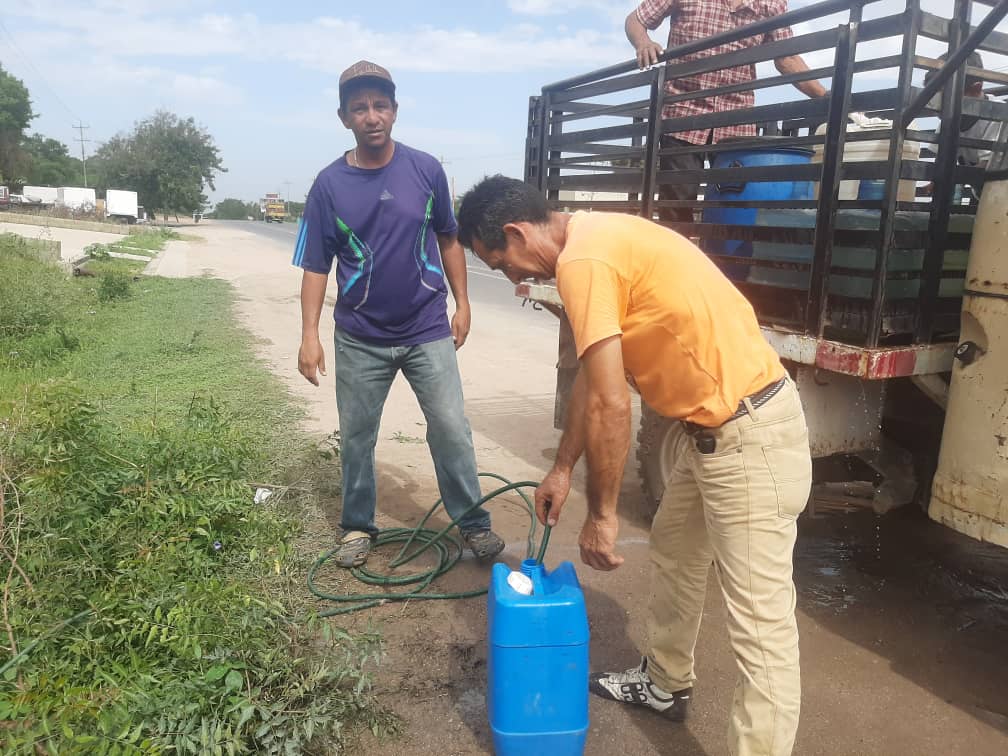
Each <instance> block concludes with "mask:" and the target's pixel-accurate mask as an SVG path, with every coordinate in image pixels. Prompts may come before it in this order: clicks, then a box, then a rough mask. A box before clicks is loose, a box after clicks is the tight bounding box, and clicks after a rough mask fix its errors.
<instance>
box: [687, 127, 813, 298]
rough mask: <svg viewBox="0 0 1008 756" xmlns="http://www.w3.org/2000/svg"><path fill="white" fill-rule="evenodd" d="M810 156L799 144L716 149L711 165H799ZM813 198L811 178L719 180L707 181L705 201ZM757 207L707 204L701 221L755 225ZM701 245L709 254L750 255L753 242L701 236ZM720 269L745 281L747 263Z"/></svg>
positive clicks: (718, 166) (715, 166)
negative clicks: (710, 205) (713, 182)
mask: <svg viewBox="0 0 1008 756" xmlns="http://www.w3.org/2000/svg"><path fill="white" fill-rule="evenodd" d="M811 159H812V150H806V149H802V148H799V147H772V146H767V147H760V148H758V149H755V148H750V149H740V150H727V151H725V152H718V153H716V154H715V155H714V158H713V160H714V163H713V167H714V168H743V167H744V168H752V167H755V166H766V165H802V164H806V163H809V162H810V161H811ZM812 197H813V191H812V182H811V181H722V182H719V183H716V184H708V185H707V189H706V190H705V192H704V201H705V202H706V201H708V200H729V201H730V200H738V201H746V202H765V201H779V200H810V199H812ZM757 212H758V210H757V209H756V208H742V207H740V208H733V207H707V208H704V211H703V222H704V223H716V224H721V225H726V226H754V225H756V215H757ZM700 248H701V249H703V250H704V252H707V253H708V254H711V255H731V256H733V257H752V256H753V246H752V242H749V241H740V240H735V239H701V240H700ZM720 267H721V269H722V271H724V273H725V275H726V276H728V277H729V278H730V279H732V280H733V281H745V280H746V278H747V277H748V273H749V266H748V265H723V264H722V265H721V266H720Z"/></svg>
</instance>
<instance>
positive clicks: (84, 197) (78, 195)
mask: <svg viewBox="0 0 1008 756" xmlns="http://www.w3.org/2000/svg"><path fill="white" fill-rule="evenodd" d="M56 191H57V195H56V204H57V205H62V206H63V207H68V208H70V209H71V210H93V209H94V207H95V205H96V204H97V203H96V201H95V190H94V189H84V188H81V187H79V186H61V187H60V188H59V189H57V190H56Z"/></svg>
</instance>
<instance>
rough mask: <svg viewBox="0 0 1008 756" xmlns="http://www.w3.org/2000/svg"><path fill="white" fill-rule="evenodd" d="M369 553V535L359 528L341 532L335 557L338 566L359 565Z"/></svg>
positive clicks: (365, 559)
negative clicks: (341, 536) (341, 535)
mask: <svg viewBox="0 0 1008 756" xmlns="http://www.w3.org/2000/svg"><path fill="white" fill-rule="evenodd" d="M370 553H371V536H370V535H368V534H367V533H365V532H363V531H360V530H351V531H349V532H347V533H344V534H343V538H342V540H341V541H340V547H339V549H338V550H337V551H336V559H337V561H339V565H340V567H360V566H361V565H362V564H364V562H366V561H367V558H368V554H370Z"/></svg>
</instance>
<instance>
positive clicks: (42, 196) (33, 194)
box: [21, 186, 59, 205]
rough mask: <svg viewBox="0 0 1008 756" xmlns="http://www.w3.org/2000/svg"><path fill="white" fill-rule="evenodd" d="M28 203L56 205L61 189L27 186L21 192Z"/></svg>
mask: <svg viewBox="0 0 1008 756" xmlns="http://www.w3.org/2000/svg"><path fill="white" fill-rule="evenodd" d="M21 193H22V194H23V195H24V198H25V200H26V201H27V202H38V203H41V204H43V205H55V204H56V201H57V200H58V199H59V189H57V188H56V187H55V186H26V187H25V188H24V189H22V190H21Z"/></svg>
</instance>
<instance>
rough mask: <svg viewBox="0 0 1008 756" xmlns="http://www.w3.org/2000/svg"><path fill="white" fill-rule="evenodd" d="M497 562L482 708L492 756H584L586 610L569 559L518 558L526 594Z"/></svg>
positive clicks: (489, 600) (490, 599)
mask: <svg viewBox="0 0 1008 756" xmlns="http://www.w3.org/2000/svg"><path fill="white" fill-rule="evenodd" d="M510 572H511V568H510V567H508V566H507V565H505V564H500V563H498V564H495V565H494V567H493V574H492V576H491V582H490V591H489V594H488V598H487V623H488V632H487V642H488V645H489V649H488V654H487V660H488V661H487V713H488V715H489V719H490V729H491V732H492V733H493V742H494V750H495V752H496V754H497V756H581V754H583V753H584V744H585V738H586V736H587V734H588V615H587V613H586V612H585V603H584V594H583V593H582V592H581V586H580V584H579V583H578V579H577V573H575V571H574V565H573V564H571V563H570V562H563V563H562V564H560V566H558V567H557V568H556V569H555V570H553V571H552V572H547V571H546V570H545V569H544V568H543V566H542V565H541V564H538V563H537V562H536V561H535V560H534V559H527V560H525V561H524V562H523V563H522V572H523V573H525V574H526V575H528V576H529V577H530V578H531V580H532V586H533V592H532V595H530V596H527V595H523V594H521V593H519V592H518V591H516V590H515V589H514V588H512V587H511V586H510V585H509V584H508V575H509V574H510Z"/></svg>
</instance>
